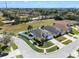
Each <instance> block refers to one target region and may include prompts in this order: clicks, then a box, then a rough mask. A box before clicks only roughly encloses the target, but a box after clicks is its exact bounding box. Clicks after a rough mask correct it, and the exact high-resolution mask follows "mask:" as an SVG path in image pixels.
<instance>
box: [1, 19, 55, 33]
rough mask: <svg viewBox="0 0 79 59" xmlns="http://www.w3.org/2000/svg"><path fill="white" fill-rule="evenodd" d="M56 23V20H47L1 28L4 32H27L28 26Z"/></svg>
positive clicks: (6, 25)
mask: <svg viewBox="0 0 79 59" xmlns="http://www.w3.org/2000/svg"><path fill="white" fill-rule="evenodd" d="M54 22H55V20H54V19H47V20H42V21H34V22H31V23H28V22H27V23H21V24H17V25H8V24H5V25H3V26H0V27H1V28H3V30H5V31H6V32H13V33H14V32H20V31H25V30H27V28H28V26H29V25H31V26H33V27H39V26H42V25H52V24H53V23H54Z"/></svg>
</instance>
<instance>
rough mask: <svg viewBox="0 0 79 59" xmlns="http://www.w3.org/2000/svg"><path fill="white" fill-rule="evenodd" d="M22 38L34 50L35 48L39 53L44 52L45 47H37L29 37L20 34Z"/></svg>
mask: <svg viewBox="0 0 79 59" xmlns="http://www.w3.org/2000/svg"><path fill="white" fill-rule="evenodd" d="M20 38H21V39H23V40H24V41H25V42H26V43H27V44H28V45H29V46H30V47H31V48H32V49H33V50H35V51H37V52H39V53H43V52H44V50H43V49H39V48H37V47H35V46H34V45H33V44H32V43H31V42H30V41H29V40H28V39H26V38H24V37H22V36H20Z"/></svg>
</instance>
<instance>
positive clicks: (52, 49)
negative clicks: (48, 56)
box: [46, 46, 59, 53]
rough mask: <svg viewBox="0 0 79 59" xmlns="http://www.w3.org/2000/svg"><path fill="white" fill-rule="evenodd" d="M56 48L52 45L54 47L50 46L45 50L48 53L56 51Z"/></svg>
mask: <svg viewBox="0 0 79 59" xmlns="http://www.w3.org/2000/svg"><path fill="white" fill-rule="evenodd" d="M58 49H59V47H58V46H54V47H52V48H50V49H46V51H47V52H48V53H49V52H53V51H56V50H58Z"/></svg>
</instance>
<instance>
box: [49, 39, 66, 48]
mask: <svg viewBox="0 0 79 59" xmlns="http://www.w3.org/2000/svg"><path fill="white" fill-rule="evenodd" d="M50 41H51V42H52V43H54V44H55V45H57V46H58V47H59V48H62V47H64V46H65V45H64V44H62V43H61V42H59V41H57V40H56V39H52V40H50Z"/></svg>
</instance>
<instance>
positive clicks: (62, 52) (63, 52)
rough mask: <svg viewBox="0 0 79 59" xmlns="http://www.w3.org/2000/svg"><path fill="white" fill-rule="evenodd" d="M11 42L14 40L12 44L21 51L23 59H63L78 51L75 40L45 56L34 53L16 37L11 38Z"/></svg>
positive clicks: (77, 43)
mask: <svg viewBox="0 0 79 59" xmlns="http://www.w3.org/2000/svg"><path fill="white" fill-rule="evenodd" d="M12 40H14V42H15V43H16V45H17V46H18V48H19V50H20V51H21V53H22V55H23V57H25V58H41V57H42V58H45V57H46V58H53V57H54V58H65V57H67V56H69V54H70V53H71V52H72V51H74V50H76V49H78V48H79V40H76V41H74V42H72V43H70V44H68V45H66V46H64V47H63V48H61V49H59V50H57V51H54V52H51V53H47V54H43V53H38V52H36V51H34V50H33V49H32V48H30V47H29V45H27V44H26V42H25V41H23V40H22V39H20V38H17V37H12Z"/></svg>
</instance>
